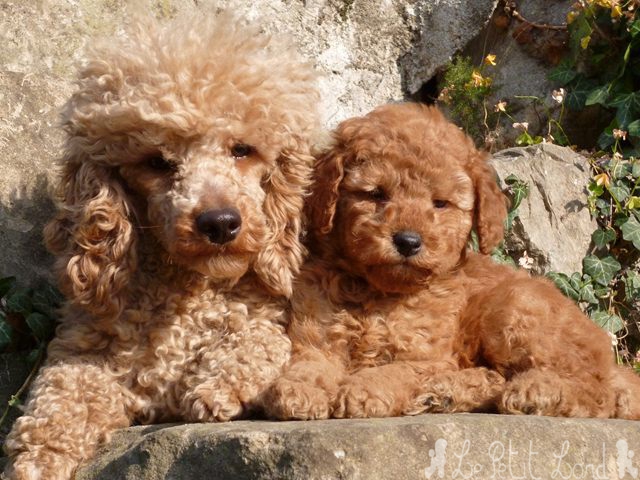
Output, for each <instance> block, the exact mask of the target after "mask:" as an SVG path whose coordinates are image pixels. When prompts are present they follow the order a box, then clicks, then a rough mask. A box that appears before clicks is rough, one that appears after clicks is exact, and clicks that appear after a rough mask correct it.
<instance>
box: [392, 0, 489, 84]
mask: <svg viewBox="0 0 640 480" xmlns="http://www.w3.org/2000/svg"><path fill="white" fill-rule="evenodd" d="M497 4H498V2H497V0H495V1H487V0H482V1H480V0H476V1H474V2H467V1H464V0H435V1H431V2H415V5H412V6H411V7H406V11H407V13H409V12H410V13H409V15H410V18H411V17H413V19H414V20H413V21H414V22H417V24H416V27H417V28H416V31H415V38H414V41H413V42H412V46H411V49H410V50H409V51H408V52H407V53H406V54H405V55H404V56H403V57H402V58H401V59H400V65H401V67H402V73H403V78H404V80H405V81H404V85H405V88H406V90H407V92H408V93H416V92H417V91H418V90H419V89H420V88H421V87H422V85H423V84H424V83H426V82H428V81H429V80H430V79H431V78H432V77H433V76H434V74H436V73H437V72H438V71H439V70H440V69H442V67H443V66H444V65H446V64H447V63H448V62H449V61H450V60H451V56H452V55H453V54H454V53H456V52H457V51H458V50H461V49H462V48H463V47H464V46H465V45H466V44H467V43H468V42H469V41H470V40H471V39H472V38H474V37H475V36H476V34H477V33H478V29H479V28H481V27H482V26H484V25H485V24H486V23H487V21H488V19H489V17H490V15H491V13H492V12H493V11H494V10H495V7H496V5H497Z"/></svg>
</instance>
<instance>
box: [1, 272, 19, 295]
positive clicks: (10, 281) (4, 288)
mask: <svg viewBox="0 0 640 480" xmlns="http://www.w3.org/2000/svg"><path fill="white" fill-rule="evenodd" d="M15 284H16V277H5V278H0V298H2V297H4V296H5V295H6V294H7V292H8V291H9V290H11V289H12V288H13V287H14V286H15Z"/></svg>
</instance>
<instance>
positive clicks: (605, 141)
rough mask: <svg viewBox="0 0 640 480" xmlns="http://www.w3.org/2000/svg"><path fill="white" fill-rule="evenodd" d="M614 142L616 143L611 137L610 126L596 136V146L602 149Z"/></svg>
mask: <svg viewBox="0 0 640 480" xmlns="http://www.w3.org/2000/svg"><path fill="white" fill-rule="evenodd" d="M614 143H616V139H615V138H613V127H612V126H608V127H607V128H605V129H604V130H603V131H602V133H601V134H600V135H599V136H598V146H599V147H600V148H601V149H602V150H606V149H607V148H609V147H610V146H611V145H613V144H614Z"/></svg>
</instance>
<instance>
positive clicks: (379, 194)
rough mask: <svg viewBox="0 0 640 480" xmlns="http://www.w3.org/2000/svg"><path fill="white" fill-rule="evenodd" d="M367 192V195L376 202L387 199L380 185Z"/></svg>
mask: <svg viewBox="0 0 640 480" xmlns="http://www.w3.org/2000/svg"><path fill="white" fill-rule="evenodd" d="M367 193H368V194H369V197H370V198H371V199H372V200H374V201H376V202H386V201H387V200H389V197H388V196H387V193H386V192H385V191H384V190H383V189H381V188H380V187H378V188H374V189H373V190H371V191H370V192H367Z"/></svg>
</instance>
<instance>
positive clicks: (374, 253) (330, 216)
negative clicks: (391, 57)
mask: <svg viewBox="0 0 640 480" xmlns="http://www.w3.org/2000/svg"><path fill="white" fill-rule="evenodd" d="M312 190H313V193H312V196H311V198H310V201H309V204H308V208H309V218H310V221H311V227H310V230H311V237H312V239H314V240H315V241H316V242H317V243H319V245H320V246H321V248H324V249H325V251H326V250H327V249H329V251H330V252H331V255H333V256H336V257H337V258H339V259H341V262H340V263H341V265H342V266H343V267H345V268H347V269H350V270H352V271H353V272H354V273H356V274H358V275H361V276H363V277H364V278H365V279H366V280H367V281H368V282H369V283H370V284H371V285H373V286H374V287H375V288H377V289H379V290H381V291H384V292H400V293H408V292H411V291H415V290H418V289H421V288H424V287H425V286H426V285H427V284H428V282H429V279H430V278H432V277H433V276H435V275H442V274H445V273H447V272H449V271H451V270H452V269H454V268H455V267H456V266H457V265H458V264H459V263H460V261H461V259H462V258H463V255H464V252H465V250H466V245H467V242H468V240H469V235H470V233H471V230H472V228H474V227H475V229H476V231H477V233H478V237H479V242H480V249H481V251H482V252H483V253H489V252H490V251H491V250H492V248H493V247H495V246H496V245H497V244H498V243H499V242H500V240H501V239H502V235H503V220H504V218H505V216H506V205H505V198H504V197H503V195H502V193H501V192H500V190H499V188H498V186H497V184H496V178H495V174H494V172H493V170H492V169H491V168H490V167H489V165H488V164H487V163H486V155H485V154H483V153H480V152H479V151H477V150H476V149H475V147H474V146H473V143H472V142H471V140H470V139H469V138H467V137H466V136H465V135H464V133H462V132H461V131H460V130H459V129H458V128H457V127H455V126H454V125H453V124H451V123H449V122H448V121H446V119H445V118H444V117H443V116H442V114H441V113H440V112H439V111H438V110H437V109H435V108H433V107H426V106H422V105H417V104H397V105H386V106H383V107H380V108H378V109H376V110H374V111H373V112H371V113H370V114H368V115H366V116H365V117H360V118H354V119H350V120H347V121H345V122H343V123H342V124H341V125H340V126H339V127H338V129H337V131H336V134H335V144H334V146H333V147H332V148H331V150H330V151H328V152H327V153H326V154H325V155H324V157H322V158H321V159H320V161H319V163H318V165H317V170H316V174H315V184H314V187H313V189H312Z"/></svg>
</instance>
